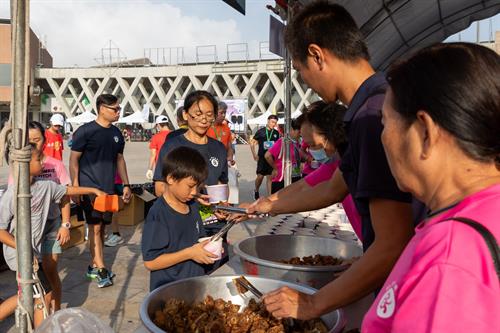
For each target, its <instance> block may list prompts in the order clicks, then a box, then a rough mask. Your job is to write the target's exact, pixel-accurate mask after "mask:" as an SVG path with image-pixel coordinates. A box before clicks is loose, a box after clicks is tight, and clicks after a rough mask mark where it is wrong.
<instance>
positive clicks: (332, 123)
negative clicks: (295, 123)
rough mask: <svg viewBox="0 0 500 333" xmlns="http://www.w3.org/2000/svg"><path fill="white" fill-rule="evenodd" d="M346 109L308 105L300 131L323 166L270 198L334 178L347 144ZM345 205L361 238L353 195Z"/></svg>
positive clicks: (294, 194) (290, 193) (355, 230)
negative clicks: (344, 118)
mask: <svg viewBox="0 0 500 333" xmlns="http://www.w3.org/2000/svg"><path fill="white" fill-rule="evenodd" d="M345 110H346V109H345V107H343V106H341V105H338V104H327V103H325V102H323V101H317V102H315V103H312V104H311V105H310V106H309V108H308V109H307V112H306V113H305V114H304V115H303V116H304V119H303V121H302V124H301V127H300V133H301V135H302V139H303V140H304V142H305V143H307V144H308V145H309V150H308V151H309V153H310V154H311V155H312V157H313V158H314V160H316V161H318V162H319V163H320V164H321V165H320V166H319V168H317V169H316V170H315V171H314V172H312V173H311V174H309V175H307V176H306V177H305V178H303V179H301V180H299V181H298V182H296V183H293V184H291V185H290V186H287V187H285V188H283V189H282V190H280V191H279V192H277V193H274V194H272V195H271V196H269V197H268V198H269V200H271V201H273V200H277V199H278V197H279V198H280V199H281V198H286V197H287V196H297V195H299V196H300V192H301V191H302V190H304V189H307V188H309V187H314V186H316V185H317V184H319V183H321V182H324V181H326V180H328V179H330V178H331V177H332V175H333V173H334V172H335V170H336V169H337V166H338V164H339V162H340V160H339V157H340V155H341V154H342V153H343V151H344V149H345V146H346V144H347V139H346V134H345V130H344V122H343V117H344V113H345ZM342 205H343V206H344V210H345V212H346V215H347V217H348V219H349V221H350V223H351V225H352V227H353V229H354V232H355V233H356V235H357V236H358V237H359V239H360V240H362V235H361V219H360V216H359V214H358V211H357V210H356V207H355V206H354V202H353V201H352V197H351V196H350V195H349V196H347V197H346V198H345V199H344V201H343V202H342Z"/></svg>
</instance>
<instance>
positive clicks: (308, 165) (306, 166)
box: [300, 141, 316, 175]
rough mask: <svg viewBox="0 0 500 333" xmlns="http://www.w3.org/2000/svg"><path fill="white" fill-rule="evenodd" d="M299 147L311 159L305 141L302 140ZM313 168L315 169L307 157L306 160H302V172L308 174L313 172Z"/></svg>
mask: <svg viewBox="0 0 500 333" xmlns="http://www.w3.org/2000/svg"><path fill="white" fill-rule="evenodd" d="M300 148H302V150H303V151H304V152H306V154H307V157H310V158H311V159H312V156H311V154H309V152H308V149H309V145H308V144H307V143H306V142H305V141H302V144H301V145H300ZM314 170H316V169H313V168H312V166H311V163H309V159H308V160H307V161H306V162H304V168H303V169H302V173H303V174H304V175H309V174H310V173H312V172H314Z"/></svg>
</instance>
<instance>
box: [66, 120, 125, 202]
mask: <svg viewBox="0 0 500 333" xmlns="http://www.w3.org/2000/svg"><path fill="white" fill-rule="evenodd" d="M124 147H125V140H124V139H123V135H122V133H121V132H120V130H119V129H118V128H117V127H116V126H113V125H111V126H110V127H102V126H101V125H99V124H98V123H97V122H95V121H92V122H90V123H87V124H85V125H82V126H80V127H79V128H78V129H77V130H76V131H75V133H73V143H72V145H71V150H73V151H76V152H80V153H82V155H81V157H80V160H79V173H78V181H79V184H80V186H88V187H95V188H98V189H100V190H102V191H104V192H106V193H108V194H113V193H115V175H116V165H117V163H116V160H117V157H118V154H123V149H124Z"/></svg>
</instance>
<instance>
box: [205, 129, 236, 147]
mask: <svg viewBox="0 0 500 333" xmlns="http://www.w3.org/2000/svg"><path fill="white" fill-rule="evenodd" d="M207 136H208V137H210V138H212V139H215V140H218V141H220V142H222V144H224V147H226V149H227V147H229V145H230V144H231V129H230V128H229V126H227V125H226V124H221V125H215V124H214V125H212V126H210V128H209V129H208V131H207Z"/></svg>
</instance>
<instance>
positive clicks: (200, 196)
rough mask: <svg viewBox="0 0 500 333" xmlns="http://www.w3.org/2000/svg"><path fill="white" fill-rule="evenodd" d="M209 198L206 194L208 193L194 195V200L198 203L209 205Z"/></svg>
mask: <svg viewBox="0 0 500 333" xmlns="http://www.w3.org/2000/svg"><path fill="white" fill-rule="evenodd" d="M209 199H210V197H209V196H208V194H201V193H199V194H198V195H197V197H196V201H198V203H199V204H200V205H203V206H210V202H209V201H208V200H209Z"/></svg>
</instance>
